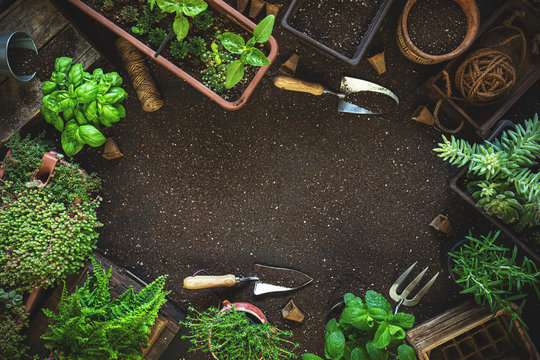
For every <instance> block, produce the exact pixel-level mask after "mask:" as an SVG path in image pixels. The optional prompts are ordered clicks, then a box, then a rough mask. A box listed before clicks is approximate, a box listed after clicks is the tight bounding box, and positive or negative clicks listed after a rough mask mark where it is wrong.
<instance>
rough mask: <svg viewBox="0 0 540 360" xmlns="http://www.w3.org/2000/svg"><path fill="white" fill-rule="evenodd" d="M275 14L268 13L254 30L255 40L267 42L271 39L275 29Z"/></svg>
mask: <svg viewBox="0 0 540 360" xmlns="http://www.w3.org/2000/svg"><path fill="white" fill-rule="evenodd" d="M274 20H275V17H274V15H268V16H267V17H265V18H264V19H262V20H261V22H260V23H259V25H257V27H256V28H255V30H253V38H254V39H255V42H258V43H265V42H267V41H268V39H270V36H271V35H272V30H273V29H274Z"/></svg>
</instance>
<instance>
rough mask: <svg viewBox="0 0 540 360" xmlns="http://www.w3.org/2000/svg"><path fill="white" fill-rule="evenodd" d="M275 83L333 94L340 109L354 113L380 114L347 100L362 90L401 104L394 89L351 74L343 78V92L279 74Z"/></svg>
mask: <svg viewBox="0 0 540 360" xmlns="http://www.w3.org/2000/svg"><path fill="white" fill-rule="evenodd" d="M274 85H276V86H277V87H278V88H280V89H284V90H290V91H297V92H305V93H309V94H313V95H322V94H331V95H335V96H337V97H338V98H339V102H338V111H339V112H346V113H353V114H380V113H374V112H372V111H370V110H368V109H364V108H362V107H360V106H358V105H355V104H351V103H349V102H346V101H345V100H344V99H346V98H347V95H350V94H353V93H358V92H361V91H371V92H376V93H380V94H384V95H387V96H390V97H391V98H392V99H394V100H395V101H396V104H398V105H399V99H398V97H397V96H396V94H394V93H393V92H392V91H390V90H388V89H387V88H385V87H382V86H381V85H377V84H375V83H372V82H369V81H366V80H360V79H356V78H352V77H349V76H344V77H342V78H341V88H340V91H341V92H335V91H332V90H329V89H326V88H325V87H324V86H323V85H321V84H317V83H310V82H307V81H302V80H299V79H295V78H292V77H288V76H278V77H276V78H275V79H274Z"/></svg>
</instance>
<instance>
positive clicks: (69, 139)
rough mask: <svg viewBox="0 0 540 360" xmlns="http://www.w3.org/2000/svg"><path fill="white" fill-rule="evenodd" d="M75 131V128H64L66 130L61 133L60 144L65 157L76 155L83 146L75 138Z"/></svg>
mask: <svg viewBox="0 0 540 360" xmlns="http://www.w3.org/2000/svg"><path fill="white" fill-rule="evenodd" d="M76 130H77V129H76V128H75V129H73V128H71V129H68V128H67V126H66V129H65V130H64V131H63V132H62V136H61V138H60V139H61V142H62V149H63V150H64V153H65V154H66V155H67V156H73V155H75V154H77V153H78V152H79V151H81V149H82V148H83V146H84V144H83V143H80V142H78V141H77V139H76V138H75V131H76Z"/></svg>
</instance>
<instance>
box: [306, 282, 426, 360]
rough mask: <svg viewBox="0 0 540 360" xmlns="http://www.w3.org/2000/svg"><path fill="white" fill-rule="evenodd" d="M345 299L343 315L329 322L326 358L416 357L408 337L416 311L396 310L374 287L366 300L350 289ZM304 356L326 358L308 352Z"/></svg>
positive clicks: (311, 358)
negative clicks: (411, 312) (407, 312)
mask: <svg viewBox="0 0 540 360" xmlns="http://www.w3.org/2000/svg"><path fill="white" fill-rule="evenodd" d="M343 299H344V301H345V308H344V309H343V311H342V313H341V316H340V317H339V319H336V318H333V319H331V320H330V321H328V323H327V324H326V333H325V335H324V337H325V341H326V343H325V346H324V353H325V357H326V359H331V360H339V359H343V358H344V359H388V358H392V359H401V360H404V359H407V360H409V359H416V355H415V353H414V350H413V348H412V347H410V346H409V345H407V344H405V340H404V339H405V335H406V334H405V330H404V329H410V328H412V327H413V325H414V316H413V315H411V314H406V313H401V312H399V313H396V314H394V313H393V311H392V307H391V306H390V303H389V302H388V301H387V300H386V299H385V298H384V297H383V296H382V295H381V294H379V293H377V292H375V291H372V290H368V291H367V292H366V298H365V302H363V301H362V299H361V298H360V297H357V296H355V295H353V294H350V293H349V294H345V296H344V297H343ZM395 348H397V350H394V349H395ZM302 360H322V358H321V357H319V356H317V355H315V354H310V353H308V354H304V355H302Z"/></svg>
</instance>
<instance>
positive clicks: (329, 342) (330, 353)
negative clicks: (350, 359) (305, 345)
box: [324, 331, 345, 360]
mask: <svg viewBox="0 0 540 360" xmlns="http://www.w3.org/2000/svg"><path fill="white" fill-rule="evenodd" d="M344 351H345V336H344V335H343V333H342V332H341V331H336V332H333V333H331V334H330V336H328V338H327V339H326V344H325V346H324V353H325V355H326V357H327V358H329V359H332V360H337V359H341V357H342V356H343V353H344Z"/></svg>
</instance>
